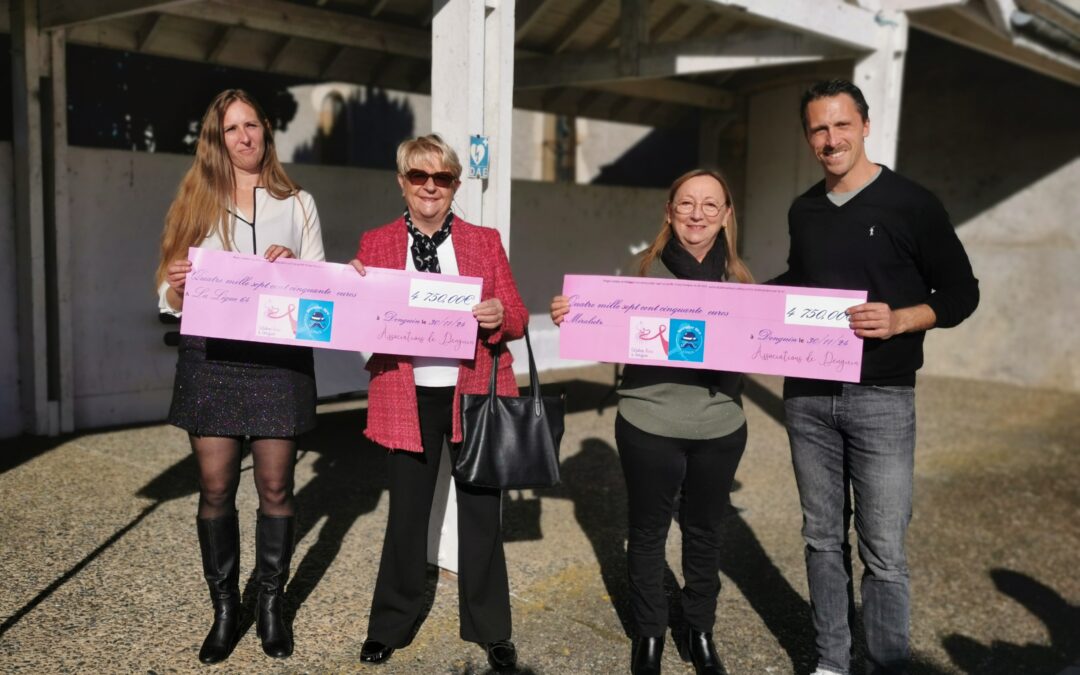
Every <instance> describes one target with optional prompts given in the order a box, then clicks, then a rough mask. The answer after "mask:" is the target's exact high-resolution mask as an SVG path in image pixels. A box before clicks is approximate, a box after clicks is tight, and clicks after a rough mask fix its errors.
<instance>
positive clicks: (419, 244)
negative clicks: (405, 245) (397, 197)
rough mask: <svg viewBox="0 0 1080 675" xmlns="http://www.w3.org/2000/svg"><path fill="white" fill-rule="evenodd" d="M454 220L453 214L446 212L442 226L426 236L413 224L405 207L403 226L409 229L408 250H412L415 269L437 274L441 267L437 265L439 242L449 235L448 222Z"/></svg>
mask: <svg viewBox="0 0 1080 675" xmlns="http://www.w3.org/2000/svg"><path fill="white" fill-rule="evenodd" d="M453 221H454V214H453V213H447V214H446V220H445V221H443V224H442V227H440V228H439V231H438V232H436V233H435V234H433V235H432V236H430V237H429V236H427V235H426V234H424V233H423V232H421V231H420V230H418V229H416V226H415V225H413V222H412V216H410V215H409V209H405V227H406V228H407V229H408V230H409V234H411V235H412V246H410V247H409V250H410V251H412V259H413V264H414V265H416V271H418V272H434V273H435V274H439V273H440V272H442V269H441V268H440V267H439V252H438V248H439V244H441V243H443V242H444V241H446V238H447V237H449V236H450V223H452V222H453Z"/></svg>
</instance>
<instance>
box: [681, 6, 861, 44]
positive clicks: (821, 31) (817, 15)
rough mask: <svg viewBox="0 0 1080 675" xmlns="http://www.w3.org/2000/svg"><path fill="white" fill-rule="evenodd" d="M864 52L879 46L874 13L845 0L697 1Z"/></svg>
mask: <svg viewBox="0 0 1080 675" xmlns="http://www.w3.org/2000/svg"><path fill="white" fill-rule="evenodd" d="M694 2H696V3H697V4H702V5H706V6H711V7H717V8H721V9H726V10H733V11H737V12H745V13H746V14H748V15H750V16H753V17H756V18H758V19H764V20H765V21H768V22H770V23H773V24H776V25H778V26H782V27H784V28H787V29H790V30H794V31H798V32H800V33H804V34H807V35H812V36H814V37H816V38H820V39H824V40H828V41H830V42H839V43H841V44H844V45H847V46H848V47H854V48H856V49H861V50H864V51H873V50H875V49H877V33H878V24H877V22H876V21H875V19H874V12H871V11H869V10H867V9H864V8H862V7H856V6H855V5H849V4H847V3H846V2H843V0H694Z"/></svg>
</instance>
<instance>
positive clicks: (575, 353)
mask: <svg viewBox="0 0 1080 675" xmlns="http://www.w3.org/2000/svg"><path fill="white" fill-rule="evenodd" d="M563 295H565V296H567V297H569V298H570V313H569V314H568V315H567V316H566V318H565V319H564V320H563V323H562V327H561V329H560V331H559V355H560V356H561V357H563V358H566V359H581V360H587V361H607V362H610V363H636V364H642V365H653V366H675V367H680V368H709V369H713V370H729V371H736V372H743V373H764V374H768V375H792V376H796V377H807V378H814V379H821V380H839V381H844V382H858V381H859V373H860V370H861V368H862V348H863V344H862V340H861V339H860V338H858V337H856V336H855V333H854V332H853V331H852V330H851V329H850V328H848V319H847V314H846V313H845V311H844V310H846V309H847V308H848V307H851V306H852V305H857V304H859V303H862V302H865V301H866V292H865V291H849V290H834V289H825V288H798V287H792V286H765V285H757V284H729V283H715V282H705V281H685V280H680V279H652V278H642V277H603V276H586V275H567V276H566V277H564V281H563Z"/></svg>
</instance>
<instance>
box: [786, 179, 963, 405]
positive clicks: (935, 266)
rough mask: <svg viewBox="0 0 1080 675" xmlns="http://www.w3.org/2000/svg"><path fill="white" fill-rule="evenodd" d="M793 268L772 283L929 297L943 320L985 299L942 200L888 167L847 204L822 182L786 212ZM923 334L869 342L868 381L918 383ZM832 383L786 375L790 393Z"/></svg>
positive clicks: (894, 299) (874, 295)
mask: <svg viewBox="0 0 1080 675" xmlns="http://www.w3.org/2000/svg"><path fill="white" fill-rule="evenodd" d="M788 231H789V234H790V236H791V250H790V253H789V254H788V271H787V272H785V273H784V274H782V275H780V276H779V277H777V278H775V279H773V280H772V283H777V284H785V285H791V286H811V287H819V288H842V289H854V290H865V291H867V300H868V302H884V303H887V304H888V305H889V306H890V307H891V308H893V309H902V308H905V307H912V306H914V305H919V304H923V303H925V304H927V305H930V307H931V308H933V310H934V313H935V314H936V315H937V322H936V324H935V325H936V326H938V327H942V328H947V327H950V326H955V325H957V324H959V323H960V322H961V321H963V320H964V319H966V318H967V317H968V316H969V315H970V314H971V313H972V312H973V311H975V307H976V306H977V305H978V304H979V282H978V280H977V279H976V278H975V276H974V274H973V273H972V271H971V263H970V262H969V261H968V257H967V253H965V251H964V247H963V245H962V244H961V243H960V240H959V238H957V236H956V231H955V230H954V229H953V226H952V224H951V223H950V222H949V215H948V214H947V213H946V212H945V208H944V207H943V206H942V205H941V202H940V201H938V199H937V198H936V197H935V196H934V195H933V194H931V193H930V192H929V191H928V190H926V189H925V188H923V187H921V186H919V185H917V184H916V183H914V182H912V181H910V180H908V179H906V178H904V177H903V176H900V175H898V174H896V173H893V172H892V171H890V170H889V169H888V168H886V167H884V166H883V167H881V175H880V176H878V178H877V180H875V181H873V182H872V183H870V184H869V185H867V186H866V187H865V188H864V189H863V191H862V192H860V193H859V194H857V195H856V196H855V197H854V198H852V199H851V200H850V201H848V202H847V203H846V204H844V205H843V206H836V205H835V204H833V203H832V202H831V201H829V198H828V196H827V195H826V190H825V182H824V181H822V182H820V183H818V184H817V185H815V186H814V187H812V188H810V189H809V190H807V191H806V192H805V193H803V194H802V195H800V196H799V197H797V198H796V199H795V201H794V202H793V203H792V205H791V209H790V210H789V211H788ZM924 335H925V333H924V332H916V333H904V334H902V335H896V336H893V337H892V338H889V339H888V340H880V339H867V340H865V344H864V351H863V364H862V377H861V380H860V381H861V383H863V384H879V385H888V384H901V385H914V384H915V371H916V370H918V369H919V368H920V367H921V366H922V363H923V352H922V344H923V336H924ZM828 388H830V387H829V386H827V385H826V384H825V383H822V382H815V381H812V380H795V378H789V381H788V383H787V387H786V388H785V395H788V396H790V395H799V394H800V393H801V394H810V393H821V392H820V391H819V390H825V389H828Z"/></svg>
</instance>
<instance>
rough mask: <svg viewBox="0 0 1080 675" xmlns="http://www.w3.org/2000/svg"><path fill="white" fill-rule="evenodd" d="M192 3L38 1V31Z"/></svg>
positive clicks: (156, 0) (173, 0) (171, 0)
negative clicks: (39, 25) (39, 17)
mask: <svg viewBox="0 0 1080 675" xmlns="http://www.w3.org/2000/svg"><path fill="white" fill-rule="evenodd" d="M191 2H193V0H169V1H167V2H165V1H163V0H94V2H88V1H87V0H40V5H39V9H38V11H39V13H40V16H41V29H42V30H49V29H51V28H60V27H61V26H71V25H74V24H80V23H89V22H91V21H101V20H103V19H115V18H116V17H120V16H128V15H130V14H143V13H145V12H159V11H162V10H163V9H165V8H167V7H178V6H180V5H185V4H189V3H191Z"/></svg>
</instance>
